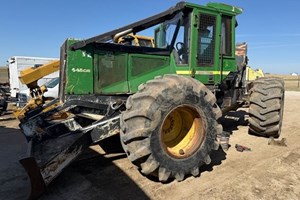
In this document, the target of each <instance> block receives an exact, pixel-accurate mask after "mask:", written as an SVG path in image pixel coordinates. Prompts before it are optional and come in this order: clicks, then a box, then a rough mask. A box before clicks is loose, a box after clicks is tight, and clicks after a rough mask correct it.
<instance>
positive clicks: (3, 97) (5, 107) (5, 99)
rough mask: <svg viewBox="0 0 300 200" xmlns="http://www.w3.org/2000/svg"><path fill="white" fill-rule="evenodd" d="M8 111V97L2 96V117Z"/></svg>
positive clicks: (0, 100) (0, 110)
mask: <svg viewBox="0 0 300 200" xmlns="http://www.w3.org/2000/svg"><path fill="white" fill-rule="evenodd" d="M6 109H7V97H6V96H4V95H1V94H0V115H2V113H3V112H5V111H6Z"/></svg>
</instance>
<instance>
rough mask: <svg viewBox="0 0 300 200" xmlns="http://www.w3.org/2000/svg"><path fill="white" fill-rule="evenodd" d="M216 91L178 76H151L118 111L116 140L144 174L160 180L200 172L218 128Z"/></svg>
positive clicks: (206, 160) (179, 178) (220, 128)
mask: <svg viewBox="0 0 300 200" xmlns="http://www.w3.org/2000/svg"><path fill="white" fill-rule="evenodd" d="M215 102H216V99H215V96H214V95H213V94H212V93H211V92H210V91H209V90H208V89H207V88H206V87H205V86H204V85H203V84H201V83H199V82H198V81H196V80H194V79H192V78H189V77H183V76H177V75H165V76H164V77H156V78H155V79H154V80H151V81H148V82H147V83H146V84H142V85H140V86H139V91H138V92H137V93H136V94H134V95H132V96H130V97H129V98H128V100H127V103H126V111H124V112H123V113H122V114H121V119H120V121H121V123H120V125H121V143H122V146H123V148H124V150H125V152H126V154H127V156H128V158H129V160H130V161H131V162H132V163H133V164H135V165H136V166H137V167H138V168H139V170H140V171H141V173H143V174H144V175H152V176H153V175H154V176H156V177H158V179H159V181H162V182H165V181H168V180H171V179H173V178H176V180H178V181H182V180H183V179H184V178H185V177H186V175H190V174H191V175H193V176H198V175H199V167H200V166H201V165H203V164H209V163H210V162H211V159H210V156H209V155H210V153H211V151H212V150H213V149H215V150H217V149H218V147H219V145H218V143H217V142H216V135H217V134H220V133H221V132H222V126H221V125H220V124H218V122H217V119H218V118H220V117H221V115H222V112H221V110H220V109H219V107H218V106H217V104H216V103H215Z"/></svg>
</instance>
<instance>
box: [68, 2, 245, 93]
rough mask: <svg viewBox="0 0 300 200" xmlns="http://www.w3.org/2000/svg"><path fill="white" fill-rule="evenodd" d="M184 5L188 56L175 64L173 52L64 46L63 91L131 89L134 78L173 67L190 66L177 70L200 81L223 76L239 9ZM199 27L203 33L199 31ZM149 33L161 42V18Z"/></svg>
mask: <svg viewBox="0 0 300 200" xmlns="http://www.w3.org/2000/svg"><path fill="white" fill-rule="evenodd" d="M185 6H186V8H189V10H190V11H191V13H190V15H189V16H190V17H191V18H190V24H189V31H188V33H189V34H190V35H189V39H188V40H187V41H189V45H188V46H189V49H188V54H187V59H188V61H187V62H186V63H185V64H180V63H179V62H178V58H177V57H176V56H175V54H174V53H173V52H172V53H170V55H164V56H163V55H155V54H153V53H150V52H148V53H130V52H124V51H121V50H117V49H115V50H104V49H101V47H99V46H96V45H95V46H94V45H89V46H86V47H84V48H82V49H80V50H76V51H71V50H69V49H68V50H67V59H66V61H67V68H66V70H67V73H66V74H67V75H66V93H67V94H128V93H135V92H136V91H137V88H138V86H139V85H140V84H142V83H145V82H147V81H148V80H151V79H153V78H154V77H155V76H159V75H164V74H175V73H176V71H177V72H178V71H181V72H191V74H184V73H181V74H183V75H185V76H192V77H194V78H195V79H197V80H199V81H201V82H202V83H204V84H209V85H217V84H219V83H220V82H221V81H222V80H221V79H224V78H226V74H223V75H221V71H226V72H228V71H236V70H237V66H236V63H235V25H236V24H235V23H236V21H235V16H236V15H238V14H240V13H241V12H242V9H240V8H237V7H233V6H229V5H225V4H218V3H209V4H207V5H206V6H201V5H196V4H192V3H185ZM185 17H187V15H185ZM204 19H209V20H210V22H205V23H206V24H205V23H204V21H205V20H204ZM225 19H227V21H226V20H225ZM225 21H226V23H225ZM222 23H223V24H222ZM175 24H176V23H175ZM225 25H226V26H225ZM222 27H223V28H222ZM224 27H226V28H225V29H224ZM205 29H206V30H205ZM160 31H161V32H160ZM205 31H206V32H209V33H207V34H206V35H205V34H203V33H205ZM226 32H228V34H227V35H226ZM153 35H154V36H155V40H156V44H157V45H159V47H163V46H164V45H165V44H167V43H166V42H165V40H166V39H167V38H168V37H167V35H166V29H165V28H163V26H162V25H161V24H158V25H157V26H156V28H155V29H154V33H153ZM178 37H179V34H178ZM74 42H76V40H72V39H69V40H68V41H67V44H68V46H70V45H71V44H73V43H74ZM176 42H177V41H176ZM168 44H170V42H169V43H168ZM229 44H230V45H231V46H230V45H229ZM137 48H139V47H137ZM224 52H226V53H224ZM187 59H186V60H187Z"/></svg>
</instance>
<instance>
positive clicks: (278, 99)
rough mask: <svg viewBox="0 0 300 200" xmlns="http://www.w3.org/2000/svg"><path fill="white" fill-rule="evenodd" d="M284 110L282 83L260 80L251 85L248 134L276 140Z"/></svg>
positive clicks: (279, 81) (273, 80)
mask: <svg viewBox="0 0 300 200" xmlns="http://www.w3.org/2000/svg"><path fill="white" fill-rule="evenodd" d="M283 109H284V81H283V80H282V79H279V78H260V79H257V80H255V81H254V82H253V83H252V88H251V90H250V106H249V133H250V134H254V135H260V136H264V137H275V138H278V137H279V136H280V133H281V127H282V117H283Z"/></svg>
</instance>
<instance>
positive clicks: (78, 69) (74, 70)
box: [72, 68, 91, 73]
mask: <svg viewBox="0 0 300 200" xmlns="http://www.w3.org/2000/svg"><path fill="white" fill-rule="evenodd" d="M72 72H78V73H90V72H91V70H90V69H83V68H72Z"/></svg>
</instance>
